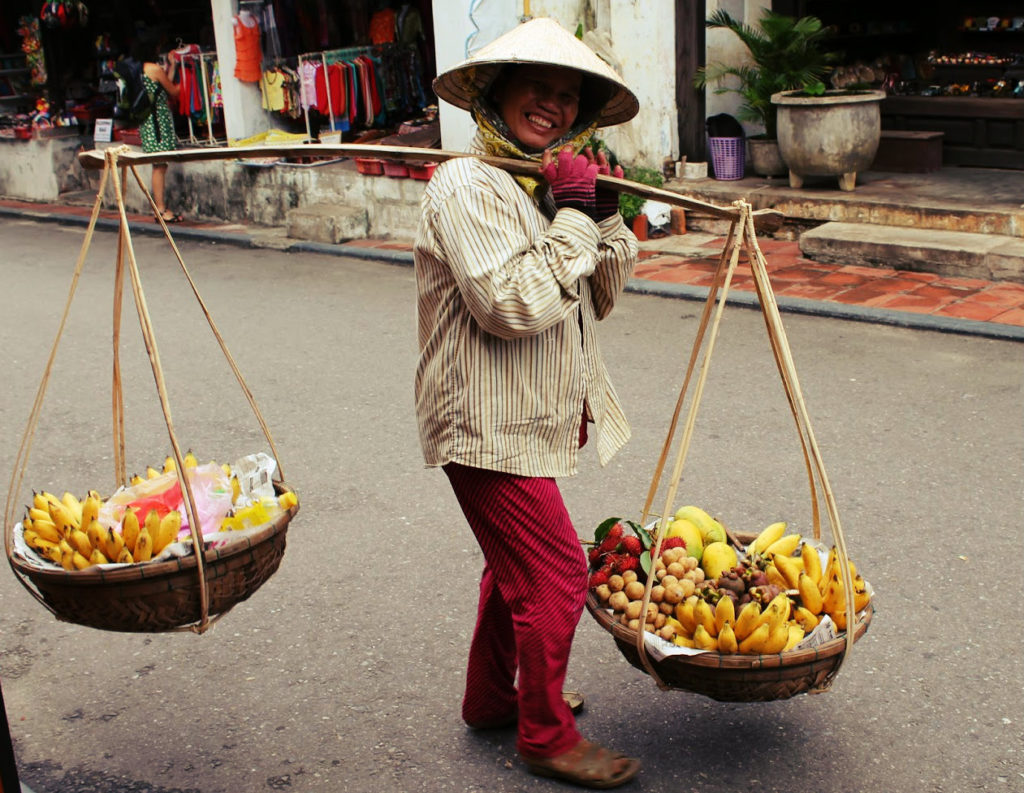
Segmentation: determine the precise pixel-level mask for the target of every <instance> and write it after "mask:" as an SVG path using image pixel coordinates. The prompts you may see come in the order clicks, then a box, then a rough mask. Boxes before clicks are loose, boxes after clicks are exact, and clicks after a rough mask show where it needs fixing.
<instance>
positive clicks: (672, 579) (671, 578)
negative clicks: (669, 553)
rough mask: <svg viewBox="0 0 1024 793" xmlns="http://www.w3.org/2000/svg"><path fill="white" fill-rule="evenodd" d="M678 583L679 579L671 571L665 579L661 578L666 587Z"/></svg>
mask: <svg viewBox="0 0 1024 793" xmlns="http://www.w3.org/2000/svg"><path fill="white" fill-rule="evenodd" d="M678 583H679V579H678V578H676V577H675V576H674V575H672V574H671V573H669V574H668V575H666V576H665V577H664V578H663V579H661V585H662V586H663V587H665V589H668V588H669V587H673V586H676V584H678Z"/></svg>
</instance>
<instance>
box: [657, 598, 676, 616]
mask: <svg viewBox="0 0 1024 793" xmlns="http://www.w3.org/2000/svg"><path fill="white" fill-rule="evenodd" d="M658 610H659V611H660V612H661V613H662V614H671V613H672V612H673V611H674V610H675V606H673V605H672V604H671V603H668V602H666V601H664V600H663V601H662V602H661V603H659V604H658Z"/></svg>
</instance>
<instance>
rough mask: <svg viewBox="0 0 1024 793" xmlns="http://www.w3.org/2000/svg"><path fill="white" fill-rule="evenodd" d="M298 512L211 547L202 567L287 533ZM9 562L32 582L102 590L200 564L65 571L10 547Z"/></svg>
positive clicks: (188, 560) (177, 561)
mask: <svg viewBox="0 0 1024 793" xmlns="http://www.w3.org/2000/svg"><path fill="white" fill-rule="evenodd" d="M274 486H275V488H276V489H278V490H279V491H280V492H284V491H289V490H291V488H289V487H288V485H286V484H285V483H284V482H274ZM298 509H299V508H298V506H294V507H289V508H288V509H286V510H285V511H284V512H282V513H281V514H280V515H278V516H277V517H276V518H275V519H274V520H273V521H271V522H270V523H268V524H266V525H265V526H264V527H262V528H261V529H259V531H255V532H253V533H252V534H250V535H248V536H246V537H244V538H240V539H238V540H237V541H236V542H230V543H228V544H227V545H225V546H223V547H222V548H210V549H208V550H206V551H204V552H203V564H204V565H216V564H217V563H218V562H220V561H224V560H227V559H230V558H231V557H233V556H237V555H238V554H241V553H245V552H247V551H248V550H250V549H251V548H254V547H256V546H258V545H261V544H262V543H264V542H266V541H267V540H269V539H271V538H273V537H274V536H275V535H277V534H279V533H281V532H283V531H286V530H287V528H288V524H289V523H291V520H292V518H293V517H295V514H296V513H297V512H298ZM7 560H8V562H10V564H11V567H12V568H14V570H15V572H16V573H19V574H21V575H24V576H26V577H27V578H29V579H31V580H32V581H40V582H43V583H49V584H62V585H65V586H82V587H102V586H106V585H108V584H119V585H123V584H130V583H133V582H137V581H152V580H154V579H157V578H161V577H165V576H170V575H177V574H178V573H180V572H182V571H185V570H194V569H195V567H196V565H197V564H198V560H197V558H196V554H195V553H190V554H188V555H187V556H180V557H176V558H173V559H167V560H166V561H163V562H146V563H143V564H131V565H124V566H123V567H114V568H107V569H103V568H100V567H97V566H93V567H87V568H86V569H85V570H65V569H63V568H60V567H53V568H50V567H39V566H37V565H34V564H29V563H27V562H25V561H24V560H23V559H20V558H17V557H16V556H15V555H14V553H13V549H12V548H11V547H8V548H7Z"/></svg>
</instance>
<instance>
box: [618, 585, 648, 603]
mask: <svg viewBox="0 0 1024 793" xmlns="http://www.w3.org/2000/svg"><path fill="white" fill-rule="evenodd" d="M644 590H645V587H644V585H643V584H641V583H640V582H639V581H629V582H627V583H626V588H625V589H624V590H623V592H625V593H626V597H628V598H629V599H630V600H640V598H642V597H643V596H644Z"/></svg>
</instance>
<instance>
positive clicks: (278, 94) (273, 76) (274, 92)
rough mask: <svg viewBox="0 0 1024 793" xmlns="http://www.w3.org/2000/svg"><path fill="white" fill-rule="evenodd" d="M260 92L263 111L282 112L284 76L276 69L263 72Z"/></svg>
mask: <svg viewBox="0 0 1024 793" xmlns="http://www.w3.org/2000/svg"><path fill="white" fill-rule="evenodd" d="M260 91H261V93H262V94H263V109H264V110H271V111H275V112H276V111H279V110H284V75H283V74H281V72H279V71H278V70H277V69H270V70H268V71H265V72H263V79H262V80H261V81H260Z"/></svg>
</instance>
